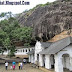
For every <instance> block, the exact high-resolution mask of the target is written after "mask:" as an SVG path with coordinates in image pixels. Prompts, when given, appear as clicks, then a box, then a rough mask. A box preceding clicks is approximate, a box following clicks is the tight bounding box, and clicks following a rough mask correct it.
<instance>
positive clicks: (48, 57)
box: [45, 55, 51, 69]
mask: <svg viewBox="0 0 72 72" xmlns="http://www.w3.org/2000/svg"><path fill="white" fill-rule="evenodd" d="M45 59H46V60H45V68H47V69H51V61H50V55H45Z"/></svg>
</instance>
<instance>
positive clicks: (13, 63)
mask: <svg viewBox="0 0 72 72" xmlns="http://www.w3.org/2000/svg"><path fill="white" fill-rule="evenodd" d="M15 64H16V62H14V61H13V62H12V65H13V70H15Z"/></svg>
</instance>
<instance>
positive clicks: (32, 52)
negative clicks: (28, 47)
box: [27, 50, 35, 55]
mask: <svg viewBox="0 0 72 72" xmlns="http://www.w3.org/2000/svg"><path fill="white" fill-rule="evenodd" d="M34 52H35V51H34V50H32V51H30V52H28V53H27V54H29V55H30V54H34Z"/></svg>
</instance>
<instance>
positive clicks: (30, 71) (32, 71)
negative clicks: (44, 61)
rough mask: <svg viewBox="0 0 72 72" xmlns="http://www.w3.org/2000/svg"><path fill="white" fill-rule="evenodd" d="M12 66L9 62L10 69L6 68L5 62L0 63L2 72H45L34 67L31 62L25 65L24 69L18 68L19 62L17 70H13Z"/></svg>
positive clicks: (0, 71)
mask: <svg viewBox="0 0 72 72" xmlns="http://www.w3.org/2000/svg"><path fill="white" fill-rule="evenodd" d="M10 66H11V64H9V66H8V70H5V66H4V64H0V72H44V71H42V70H40V69H37V68H33V67H32V66H31V64H26V65H24V66H23V69H22V70H19V69H18V64H16V69H15V70H11V69H10Z"/></svg>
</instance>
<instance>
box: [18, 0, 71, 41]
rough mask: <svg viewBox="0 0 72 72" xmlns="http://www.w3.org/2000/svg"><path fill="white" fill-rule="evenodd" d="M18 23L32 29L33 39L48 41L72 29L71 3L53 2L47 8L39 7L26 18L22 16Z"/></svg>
mask: <svg viewBox="0 0 72 72" xmlns="http://www.w3.org/2000/svg"><path fill="white" fill-rule="evenodd" d="M18 21H19V22H20V23H21V24H22V25H24V26H31V27H33V37H36V38H37V37H39V38H41V39H42V40H44V41H46V40H49V39H51V38H52V37H53V36H55V35H56V34H59V33H61V32H62V31H64V30H67V29H71V28H72V2H71V1H68V2H65V1H63V2H54V3H52V4H50V5H48V6H43V7H41V6H39V7H38V8H37V9H35V10H34V11H33V12H32V13H31V14H30V15H28V17H27V18H26V15H25V14H22V16H20V17H19V18H18Z"/></svg>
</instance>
